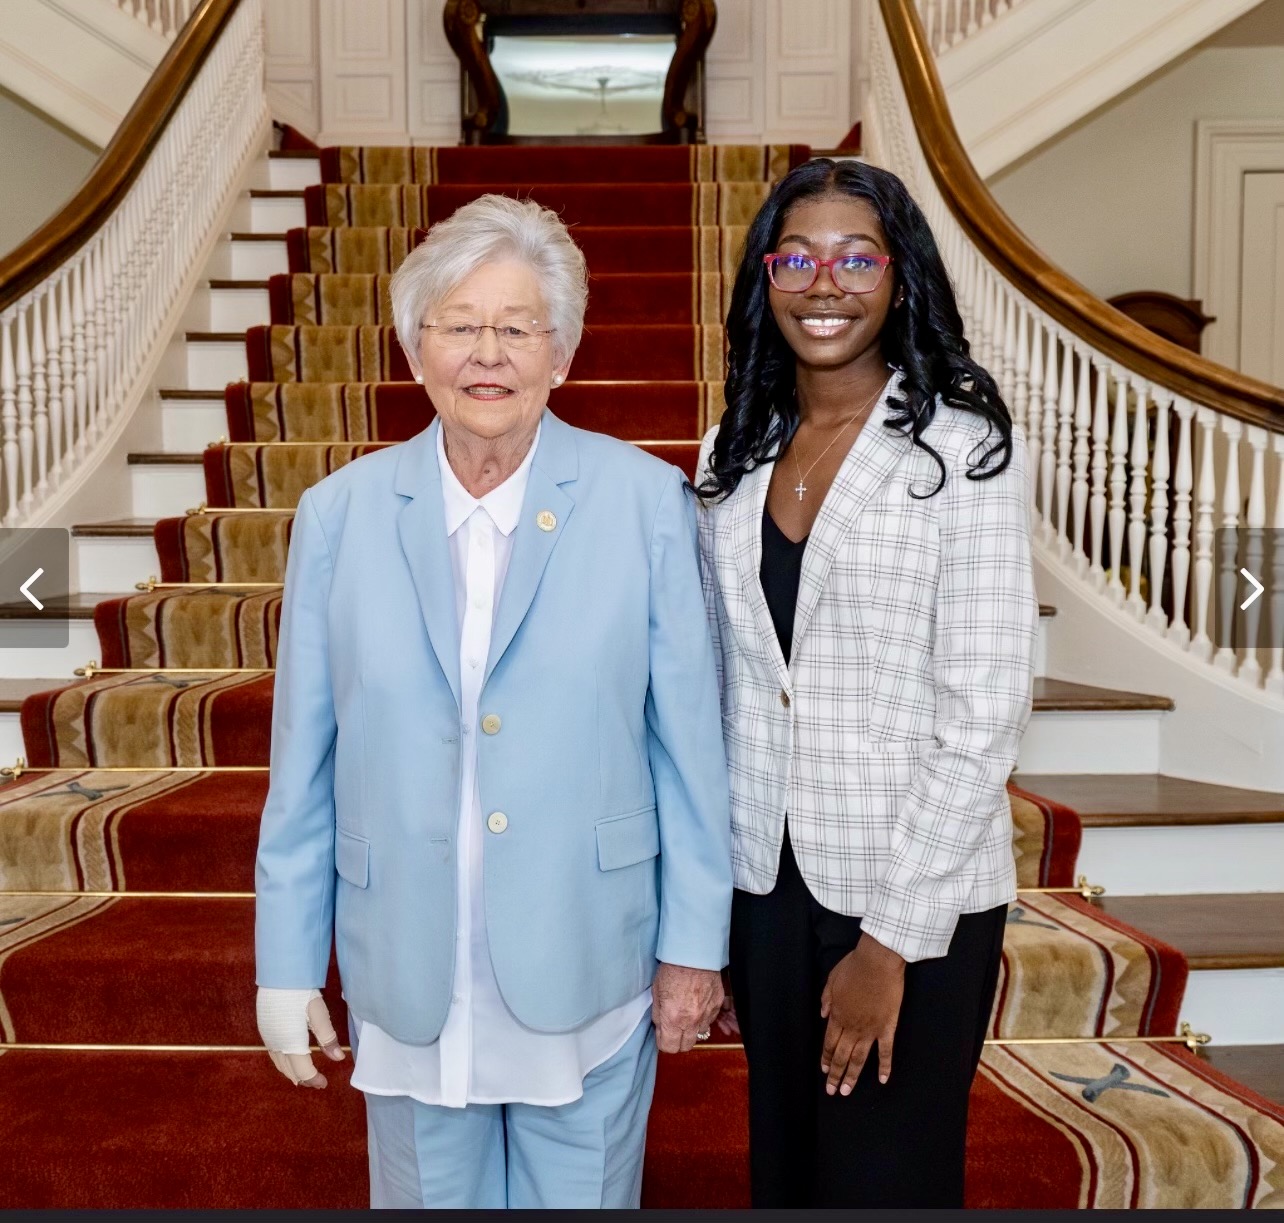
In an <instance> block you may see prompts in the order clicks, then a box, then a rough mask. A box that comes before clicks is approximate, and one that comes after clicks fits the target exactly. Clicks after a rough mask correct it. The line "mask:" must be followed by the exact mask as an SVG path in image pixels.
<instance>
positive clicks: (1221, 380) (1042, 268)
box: [879, 0, 1284, 433]
mask: <svg viewBox="0 0 1284 1223" xmlns="http://www.w3.org/2000/svg"><path fill="white" fill-rule="evenodd" d="M879 3H880V7H881V11H882V16H883V22H884V25H885V27H886V30H887V35H888V39H889V41H890V43H891V48H892V54H893V56H894V57H895V60H896V64H897V68H898V69H899V72H900V77H901V82H902V84H903V86H904V89H905V93H906V97H907V100H908V102H909V108H910V114H911V117H912V119H913V123H914V127H915V129H916V131H917V133H918V138H919V141H920V142H921V145H922V148H923V154H924V157H925V160H926V162H927V166H928V168H929V170H930V172H931V175H932V178H933V180H934V182H935V183H936V186H937V189H938V190H939V191H940V192H941V195H942V197H943V198H944V200H945V202H946V204H947V206H948V207H949V209H950V212H951V213H952V214H953V215H954V217H955V219H956V220H957V221H958V223H959V225H960V226H961V227H962V228H963V230H964V232H965V233H966V234H967V236H968V238H969V239H970V240H971V242H972V243H973V244H974V245H975V246H976V248H977V249H978V250H979V251H980V252H981V254H982V255H983V256H984V257H985V258H986V259H987V260H988V261H989V262H990V263H991V264H992V265H993V266H994V268H995V269H996V270H997V271H998V272H999V273H1000V274H1001V275H1002V276H1003V277H1004V278H1005V279H1007V280H1008V281H1009V282H1010V283H1011V284H1013V285H1014V286H1015V287H1016V288H1017V289H1019V290H1020V292H1021V293H1023V294H1024V295H1025V296H1026V297H1027V298H1029V300H1030V301H1032V302H1034V303H1035V304H1036V305H1038V306H1039V307H1040V308H1041V309H1043V310H1044V311H1046V312H1047V314H1049V315H1050V316H1051V317H1052V318H1054V319H1055V320H1056V321H1057V322H1058V323H1060V324H1061V325H1062V326H1063V327H1065V328H1066V329H1067V330H1069V331H1070V332H1072V333H1073V334H1074V335H1076V336H1078V337H1079V338H1080V339H1082V340H1084V341H1085V342H1087V343H1088V344H1090V345H1091V346H1092V347H1094V348H1095V349H1097V350H1098V351H1099V352H1102V353H1104V354H1106V355H1107V356H1109V357H1111V358H1112V359H1114V360H1116V361H1118V362H1119V363H1120V364H1121V365H1123V366H1125V367H1126V368H1128V369H1129V370H1131V371H1134V372H1136V373H1138V374H1141V375H1142V376H1144V377H1146V378H1148V379H1150V380H1152V381H1154V382H1156V383H1159V384H1161V385H1163V386H1167V387H1168V388H1169V389H1171V390H1173V391H1175V392H1177V393H1178V394H1181V395H1185V396H1187V397H1189V398H1191V399H1193V400H1196V401H1197V402H1199V403H1204V404H1207V405H1209V406H1210V407H1214V408H1216V409H1217V410H1218V411H1220V412H1224V413H1225V414H1226V415H1228V416H1232V417H1234V418H1236V419H1238V420H1241V421H1243V422H1245V423H1246V424H1250V425H1256V426H1259V427H1261V428H1265V429H1268V430H1270V431H1271V432H1273V433H1284V389H1281V388H1279V387H1276V386H1271V385H1270V384H1269V383H1266V382H1260V381H1258V380H1257V379H1256V378H1250V377H1248V376H1247V375H1244V374H1240V373H1238V372H1236V371H1235V370H1232V369H1229V368H1227V367H1226V366H1224V365H1219V364H1217V363H1216V362H1214V361H1209V360H1208V359H1207V358H1205V357H1201V356H1200V355H1199V354H1198V353H1192V352H1190V351H1188V350H1187V349H1184V348H1181V347H1179V346H1178V345H1176V344H1174V343H1172V342H1171V341H1169V340H1166V339H1164V338H1163V337H1162V336H1158V335H1156V334H1155V333H1154V332H1152V331H1148V330H1147V329H1146V328H1144V327H1142V326H1141V325H1140V324H1139V323H1135V322H1134V321H1133V320H1132V319H1130V318H1128V317H1127V316H1126V315H1124V314H1122V313H1120V312H1119V311H1118V310H1116V309H1115V308H1114V307H1113V306H1110V305H1108V304H1107V303H1106V302H1104V301H1102V300H1101V299H1100V298H1098V297H1095V296H1094V295H1093V294H1092V293H1090V292H1089V291H1088V290H1087V289H1086V288H1084V286H1083V285H1081V284H1079V282H1078V281H1076V280H1074V279H1073V278H1072V277H1070V276H1068V275H1067V274H1066V273H1065V272H1064V271H1062V270H1061V269H1060V268H1059V267H1057V266H1056V265H1055V264H1053V263H1051V262H1050V261H1049V260H1048V258H1047V257H1046V256H1045V255H1044V254H1043V253H1042V252H1041V251H1039V250H1038V248H1037V247H1035V246H1034V245H1033V244H1032V243H1031V242H1030V241H1029V239H1028V238H1026V236H1025V235H1024V234H1023V233H1022V232H1021V231H1020V230H1019V229H1018V228H1017V227H1016V225H1015V224H1013V222H1012V220H1011V219H1010V218H1009V217H1008V215H1007V214H1006V213H1005V212H1004V211H1003V209H1002V208H1000V207H999V205H998V203H997V202H996V201H995V199H994V197H993V196H992V195H991V194H990V191H989V188H987V187H986V185H985V183H984V181H983V180H982V179H981V177H980V175H979V174H978V173H977V172H976V169H975V167H974V166H973V165H972V162H971V159H970V158H969V157H968V155H967V151H966V150H965V148H964V147H963V142H962V140H961V139H960V138H959V134H958V131H957V129H956V128H955V126H954V120H953V118H952V117H951V115H950V109H949V103H948V102H947V100H946V96H945V90H944V88H943V86H942V85H941V80H940V76H939V75H938V73H937V71H936V63H935V60H934V58H933V55H932V50H931V47H930V46H929V43H928V40H927V35H926V33H925V31H924V29H923V26H922V23H921V22H920V20H919V17H918V14H917V13H916V12H915V11H914V7H913V5H912V4H911V3H909V0H879Z"/></svg>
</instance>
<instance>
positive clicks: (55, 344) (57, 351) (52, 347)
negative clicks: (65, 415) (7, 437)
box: [45, 277, 65, 486]
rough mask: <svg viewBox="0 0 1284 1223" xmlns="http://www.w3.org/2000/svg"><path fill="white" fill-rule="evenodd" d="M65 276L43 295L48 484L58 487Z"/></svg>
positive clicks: (60, 467) (60, 464)
mask: <svg viewBox="0 0 1284 1223" xmlns="http://www.w3.org/2000/svg"><path fill="white" fill-rule="evenodd" d="M64 279H65V278H64V277H59V279H58V282H57V284H50V285H49V289H48V292H47V293H46V294H45V341H46V343H47V345H48V347H49V357H48V362H47V370H48V376H47V381H48V383H49V473H48V477H47V478H48V481H49V483H50V484H52V485H55V486H56V485H57V483H58V480H59V477H60V476H61V475H62V367H63V355H62V346H63V335H62V331H61V330H60V329H59V326H58V290H59V287H60V286H61V284H62V283H63V280H64Z"/></svg>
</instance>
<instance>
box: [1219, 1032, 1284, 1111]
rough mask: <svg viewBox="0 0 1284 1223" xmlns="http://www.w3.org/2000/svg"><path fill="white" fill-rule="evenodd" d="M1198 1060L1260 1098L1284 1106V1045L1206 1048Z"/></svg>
mask: <svg viewBox="0 0 1284 1223" xmlns="http://www.w3.org/2000/svg"><path fill="white" fill-rule="evenodd" d="M1199 1056H1200V1057H1202V1058H1203V1059H1204V1060H1205V1061H1206V1062H1208V1064H1209V1065H1210V1066H1212V1067H1213V1069H1214V1070H1220V1071H1221V1072H1222V1073H1223V1074H1228V1075H1230V1077H1231V1078H1232V1079H1234V1080H1235V1081H1236V1082H1239V1083H1243V1084H1244V1086H1245V1087H1249V1088H1252V1090H1253V1091H1255V1092H1257V1094H1258V1095H1259V1096H1265V1097H1266V1098H1267V1099H1268V1100H1271V1101H1273V1102H1274V1103H1276V1104H1284V1045H1205V1046H1204V1047H1203V1048H1201V1049H1200V1050H1199Z"/></svg>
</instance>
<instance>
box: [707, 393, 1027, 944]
mask: <svg viewBox="0 0 1284 1223" xmlns="http://www.w3.org/2000/svg"><path fill="white" fill-rule="evenodd" d="M897 385H899V375H896V376H894V377H893V378H892V380H891V383H889V387H888V391H885V392H884V396H883V398H882V399H880V401H879V402H878V403H877V404H876V405H875V407H874V409H873V411H872V412H871V413H870V417H869V419H868V420H867V421H866V423H865V426H864V427H863V428H862V429H861V432H860V434H859V435H858V437H857V439H856V441H855V443H854V444H853V446H852V448H851V451H850V453H849V454H848V456H847V458H846V460H845V461H844V462H843V465H842V467H841V468H840V469H839V472H838V475H837V476H836V477H835V479H834V483H833V485H832V487H831V489H830V492H829V494H828V496H827V497H826V499H825V503H824V505H823V506H822V507H821V511H820V514H819V515H818V516H817V518H816V522H815V525H814V527H813V528H812V532H811V536H810V538H809V540H808V543H807V547H806V550H805V552H804V555H803V563H802V577H801V581H800V583H799V590H798V607H797V612H796V615H795V618H794V637H793V651H792V653H793V658H792V661H791V663H790V665H789V666H788V667H786V666H785V662H784V657H783V655H782V654H781V651H780V646H779V643H778V641H777V639H776V633H775V629H774V627H773V626H772V622H771V616H770V614H769V613H768V610H767V603H766V600H765V598H764V596H763V593H762V584H761V582H760V580H759V567H760V565H761V563H762V516H763V509H764V506H765V504H766V499H767V484H768V481H769V480H770V478H771V470H772V464H771V463H767V464H764V465H763V466H761V467H759V468H757V469H756V470H754V471H753V472H751V473H750V474H749V475H748V476H746V477H745V478H744V479H743V480H742V481H741V482H740V484H739V486H738V487H737V488H736V491H735V492H734V493H732V494H731V496H730V497H727V498H725V499H724V500H722V501H720V502H716V503H714V504H713V505H707V504H704V503H702V507H703V508H702V509H701V511H700V512H699V514H698V519H699V524H700V546H701V553H702V561H703V566H702V567H703V572H704V583H705V600H706V605H707V608H708V611H709V621H710V627H711V629H712V631H713V634H714V640H715V644H716V647H717V650H716V652H717V656H718V661H719V681H720V684H721V689H722V728H723V738H724V740H725V742H726V748H727V760H728V764H729V766H730V773H731V813H732V828H733V839H734V846H733V856H734V863H735V884H736V887H738V888H741V889H743V890H744V891H748V892H754V893H759V894H762V893H765V892H769V891H770V890H771V889H772V887H774V886H775V881H776V872H777V868H778V866H779V861H780V848H781V843H782V840H783V836H784V826H785V814H786V812H788V815H789V835H790V841H791V843H792V845H793V847H794V852H795V856H796V857H797V861H798V866H799V869H800V870H801V872H802V875H803V878H804V879H805V880H806V881H807V885H808V887H809V888H810V889H811V892H812V894H813V895H814V896H815V897H816V899H817V900H818V901H819V902H820V903H821V904H823V905H824V906H825V907H826V908H828V909H831V910H834V911H836V912H839V913H844V914H848V915H849V916H859V917H862V918H863V921H862V929H864V930H866V931H868V932H869V933H870V934H871V935H872V936H873V937H874V938H876V939H877V940H878V941H879V942H880V943H883V944H884V945H885V946H888V947H890V948H892V949H893V950H895V951H897V952H898V953H899V954H900V955H902V956H903V957H904V958H905V959H906V960H909V961H915V960H922V959H930V958H933V957H937V956H943V955H945V953H946V952H947V950H948V949H949V944H950V939H951V937H952V936H953V933H954V928H955V925H956V924H957V922H958V918H959V915H960V914H962V913H976V912H981V911H983V910H985V909H989V908H992V907H994V906H996V905H1000V904H1004V903H1006V902H1008V901H1010V900H1012V899H1013V898H1014V897H1015V895H1016V871H1015V867H1014V864H1013V857H1012V818H1011V812H1010V809H1009V805H1008V798H1007V794H1006V790H1005V786H1006V783H1007V780H1008V777H1009V775H1010V773H1011V772H1012V768H1013V766H1014V765H1015V763H1016V758H1017V748H1018V744H1019V743H1020V741H1021V735H1022V733H1023V732H1024V730H1025V726H1026V723H1027V721H1028V720H1029V716H1030V704H1031V697H1032V690H1033V682H1034V643H1035V635H1036V632H1037V629H1038V615H1039V609H1038V603H1037V601H1036V599H1035V594H1034V581H1033V576H1032V566H1031V555H1030V533H1029V509H1028V496H1027V488H1028V484H1027V475H1026V452H1025V439H1024V435H1023V434H1022V433H1021V432H1020V431H1019V430H1014V437H1013V445H1014V454H1013V460H1012V462H1011V464H1010V465H1009V466H1008V468H1007V469H1006V470H1005V471H1004V472H1003V473H1002V474H1001V475H999V476H997V477H995V478H993V479H989V480H983V481H976V480H969V479H966V478H965V476H964V473H965V471H966V470H967V465H968V458H969V455H970V454H971V452H972V451H973V450H974V448H975V447H976V445H977V443H978V442H979V441H980V440H981V439H982V438H983V437H984V436H985V432H986V425H985V423H984V422H983V421H981V420H980V419H979V418H976V417H973V416H971V415H969V414H968V413H965V412H962V411H959V410H958V409H955V408H950V407H946V406H944V405H942V406H940V407H938V409H937V413H936V417H935V419H934V420H933V422H932V424H931V425H930V426H929V427H928V429H927V430H926V432H925V433H924V440H925V441H927V442H928V443H929V444H930V445H931V446H932V448H933V449H934V450H936V451H937V453H938V454H940V456H941V458H942V459H943V460H944V461H945V464H946V467H947V470H948V476H947V481H946V484H945V486H944V488H942V489H941V491H940V492H939V493H937V494H936V495H935V496H932V497H929V498H926V499H924V500H914V499H913V498H911V497H910V495H909V494H910V490H911V489H914V490H916V491H918V492H920V493H922V492H926V491H929V490H930V489H932V488H934V487H935V486H936V483H937V481H938V480H939V478H940V468H939V467H938V466H937V464H936V463H935V462H934V461H933V460H932V459H931V458H930V457H929V456H928V455H927V454H925V453H924V452H923V451H922V450H921V449H920V448H919V447H916V446H914V445H913V444H912V443H911V442H910V441H909V440H908V439H907V438H905V437H903V436H902V435H900V434H899V433H897V432H895V431H892V430H889V429H887V428H885V427H884V424H883V421H884V420H885V419H886V417H887V414H888V412H887V404H886V398H887V395H888V394H889V393H894V391H895V387H896V386H897ZM716 433H717V430H716V428H715V429H714V430H712V431H710V433H709V434H708V435H707V436H706V437H705V439H704V444H703V446H702V447H701V452H700V467H699V472H698V474H697V483H699V482H700V481H701V480H702V479H703V478H704V476H705V474H706V473H707V470H708V468H707V464H708V456H709V453H710V451H711V449H712V446H713V439H714V437H715V435H716Z"/></svg>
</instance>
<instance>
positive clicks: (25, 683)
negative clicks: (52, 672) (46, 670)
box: [0, 675, 78, 764]
mask: <svg viewBox="0 0 1284 1223" xmlns="http://www.w3.org/2000/svg"><path fill="white" fill-rule="evenodd" d="M77 682H78V681H77V679H76V677H75V676H74V675H73V676H63V677H62V678H61V679H0V713H18V712H19V711H20V710H21V709H22V702H23V701H25V700H26V699H27V697H29V696H31V694H32V693H34V692H49V691H51V690H52V689H54V688H65V687H67V685H68V684H74V683H77ZM3 763H5V764H11V763H12V761H8V760H6V761H4V762H3Z"/></svg>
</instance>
